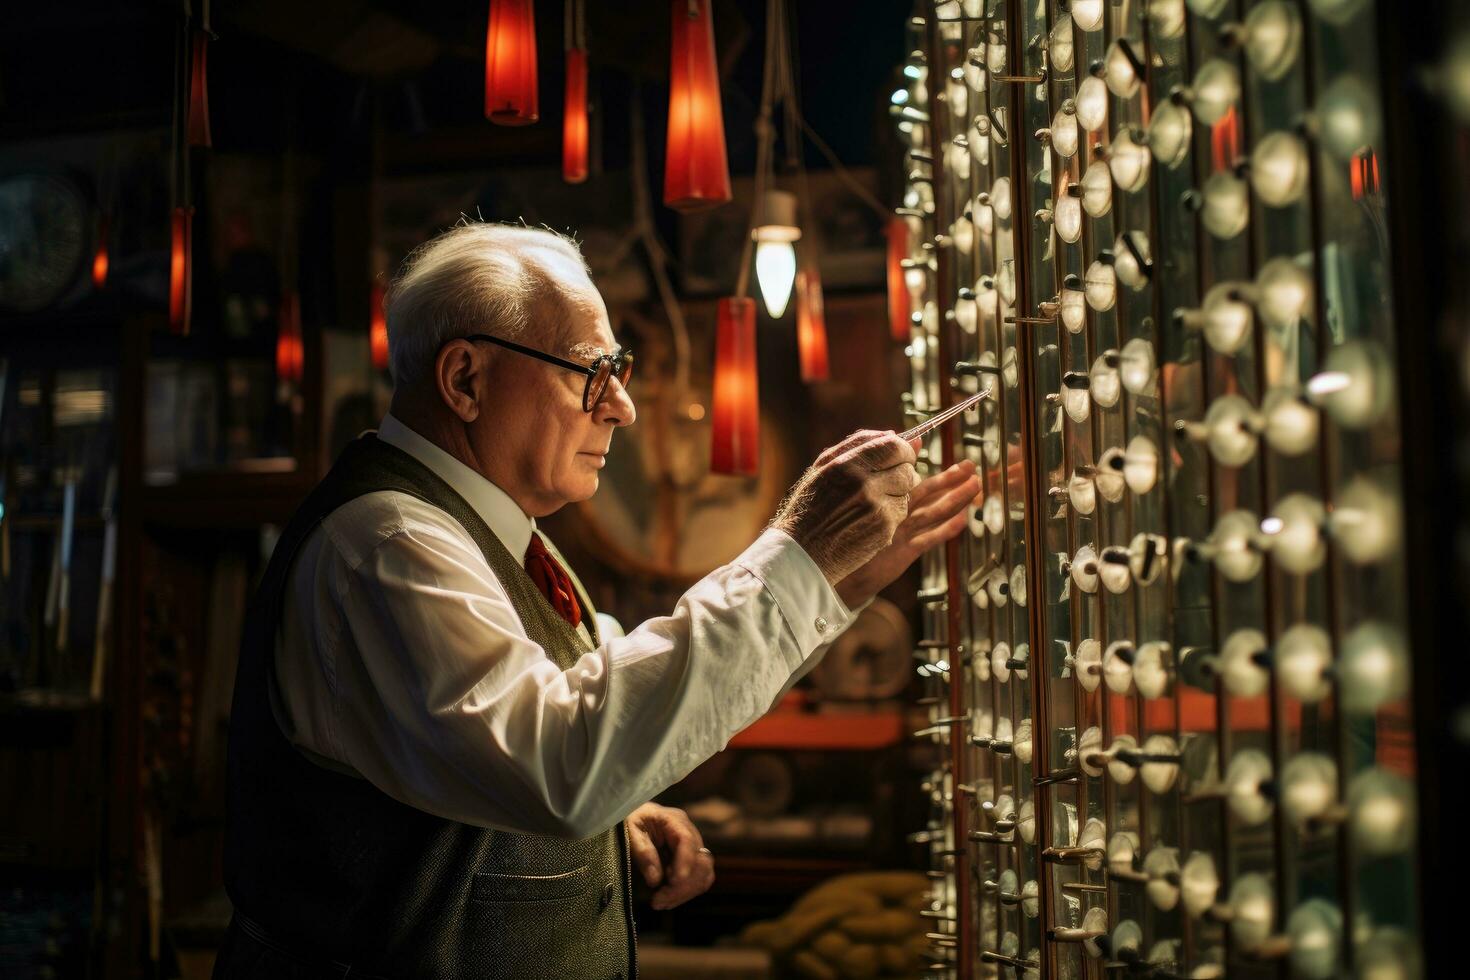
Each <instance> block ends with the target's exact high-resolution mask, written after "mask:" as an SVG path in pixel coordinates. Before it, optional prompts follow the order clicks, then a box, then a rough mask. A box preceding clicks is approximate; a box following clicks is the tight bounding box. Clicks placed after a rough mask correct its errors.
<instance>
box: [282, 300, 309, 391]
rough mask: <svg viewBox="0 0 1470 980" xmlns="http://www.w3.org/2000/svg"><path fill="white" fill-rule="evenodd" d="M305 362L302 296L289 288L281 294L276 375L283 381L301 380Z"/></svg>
mask: <svg viewBox="0 0 1470 980" xmlns="http://www.w3.org/2000/svg"><path fill="white" fill-rule="evenodd" d="M305 362H306V350H305V344H304V343H303V342H302V340H301V297H300V296H298V295H297V294H296V290H294V289H288V290H286V291H285V292H284V293H282V294H281V308H280V315H279V320H278V323H277V328H276V377H277V378H278V379H280V380H281V381H293V382H294V381H300V380H301V375H302V370H303V368H304V367H305Z"/></svg>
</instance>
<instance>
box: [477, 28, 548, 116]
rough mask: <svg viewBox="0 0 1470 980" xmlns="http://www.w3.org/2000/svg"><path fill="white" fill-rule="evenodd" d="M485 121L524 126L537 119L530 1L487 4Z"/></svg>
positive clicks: (534, 40) (534, 52) (534, 56)
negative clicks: (488, 26) (488, 21)
mask: <svg viewBox="0 0 1470 980" xmlns="http://www.w3.org/2000/svg"><path fill="white" fill-rule="evenodd" d="M485 118H486V119H488V120H490V121H491V122H493V123H498V124H499V125H501V126H524V125H526V124H528V123H533V122H535V121H536V120H537V119H538V118H540V110H539V106H538V104H537V101H536V19H535V14H534V8H533V5H532V2H531V0H490V29H489V31H488V32H487V33H486V35H485Z"/></svg>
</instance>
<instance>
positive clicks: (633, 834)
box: [215, 224, 979, 980]
mask: <svg viewBox="0 0 1470 980" xmlns="http://www.w3.org/2000/svg"><path fill="white" fill-rule="evenodd" d="M388 330H389V347H390V360H391V365H392V371H393V380H394V391H393V400H392V405H391V410H390V413H389V415H388V416H387V417H386V418H384V420H383V424H382V427H381V428H380V429H379V430H378V431H377V433H376V434H375V435H374V434H368V435H365V436H363V437H362V438H360V439H358V440H357V441H356V442H354V443H353V444H352V445H351V446H349V447H348V449H347V450H346V451H344V453H343V455H342V457H341V458H340V459H339V460H338V461H337V463H336V465H334V466H333V468H332V470H331V472H330V473H329V474H328V475H327V477H326V479H325V480H323V481H322V483H321V485H320V486H318V487H317V489H316V490H315V491H314V492H313V493H312V495H311V496H310V497H309V498H308V500H307V501H306V503H305V504H304V505H303V506H302V507H301V509H300V511H298V512H297V514H296V516H295V518H293V520H292V521H291V523H290V524H289V525H288V526H287V528H286V529H285V531H284V533H283V534H282V536H281V538H280V541H279V543H278V544H277V546H276V550H275V554H274V556H273V557H272V559H271V563H270V567H269V568H268V569H267V571H266V574H265V577H264V580H263V582H262V583H261V586H260V591H259V593H258V595H257V598H256V602H255V604H254V606H253V608H252V612H251V616H250V619H249V625H248V627H247V630H246V636H245V642H244V646H243V648H242V652H241V659H240V668H239V675H238V678H237V682H236V691H235V704H234V712H233V716H232V721H231V732H230V826H229V835H228V841H227V848H226V857H225V864H226V880H227V884H228V888H229V893H230V897H231V898H232V900H233V901H234V905H235V918H234V920H233V922H232V923H231V928H230V932H229V936H228V938H227V940H226V943H225V946H224V948H223V949H222V951H221V953H220V957H219V960H218V963H217V965H216V971H215V976H216V977H217V978H236V977H252V978H255V977H272V978H281V977H311V978H317V977H348V976H351V977H358V976H362V977H395V978H404V980H429V978H435V980H437V978H444V980H449V978H517V980H536V978H548V980H549V978H565V977H589V978H613V977H619V978H628V977H631V976H632V975H633V974H634V971H635V969H636V961H635V951H634V947H635V940H634V924H633V919H632V908H631V907H632V894H631V885H630V876H631V874H632V873H633V871H634V870H635V869H636V871H637V873H638V874H640V875H641V876H642V877H643V878H644V880H645V881H647V882H648V884H649V885H650V886H653V887H654V888H656V889H657V890H656V891H655V892H654V893H653V903H654V906H655V907H662V908H667V907H671V906H673V905H677V904H679V903H680V902H682V901H685V900H687V899H688V898H690V897H692V896H694V895H697V894H699V893H701V892H703V891H704V890H705V889H706V888H708V887H709V884H710V882H711V881H712V880H713V876H714V872H713V859H712V857H711V855H710V854H709V851H708V850H707V849H705V848H703V846H702V841H701V840H700V837H699V833H698V831H697V830H696V829H695V828H694V826H693V825H692V824H691V823H690V822H689V820H688V819H687V818H686V817H685V816H684V814H683V813H682V812H680V811H677V810H672V809H667V808H664V807H660V806H657V805H654V804H648V803H646V802H645V801H647V800H649V799H651V798H652V797H653V796H654V795H656V794H657V793H659V792H660V791H662V790H664V789H665V788H667V787H668V786H670V785H672V784H673V783H675V782H676V781H678V780H679V779H680V778H682V777H683V776H684V775H685V774H687V773H688V772H689V771H690V770H691V769H693V768H694V767H695V766H696V765H698V764H699V763H700V762H702V761H704V760H705V759H707V758H709V757H710V756H711V755H713V754H714V753H716V752H718V751H720V750H721V749H722V748H723V747H724V746H725V744H726V742H728V741H729V739H730V737H731V736H733V735H734V734H735V733H737V732H739V731H740V730H741V729H742V728H744V727H745V726H747V725H749V724H750V723H751V722H752V721H754V720H755V719H756V718H758V717H760V715H761V714H762V713H764V712H765V711H766V710H767V709H768V708H769V707H770V706H771V704H772V703H773V701H774V700H776V699H777V698H778V697H779V696H780V695H781V694H782V693H783V691H784V690H785V689H786V688H788V687H789V686H790V685H791V684H792V683H794V682H795V680H796V679H797V678H798V677H800V676H801V675H802V674H803V673H805V672H806V671H807V670H808V669H810V667H811V666H812V664H813V663H814V662H815V661H816V659H817V658H819V657H820V655H821V651H822V650H823V648H824V645H825V644H827V643H829V642H830V641H831V640H832V639H833V638H835V637H836V636H837V635H838V634H839V633H841V631H842V630H843V629H844V628H845V627H846V626H847V625H848V624H849V623H850V622H851V621H852V619H853V615H854V614H853V612H852V610H853V609H855V608H858V607H860V606H861V605H862V604H864V603H865V602H866V601H867V600H868V599H869V598H871V596H872V595H873V594H874V593H875V592H876V591H877V590H878V589H880V588H882V587H883V586H885V585H886V584H888V583H889V582H891V581H892V580H893V579H894V578H895V577H897V576H898V575H899V574H900V573H901V572H902V571H903V570H904V569H905V568H906V567H907V566H908V565H909V564H910V563H911V562H912V561H913V559H914V558H915V557H916V556H917V555H918V554H919V553H921V552H922V551H923V550H925V549H926V548H928V547H931V546H933V545H934V544H936V543H938V542H940V541H942V540H947V539H948V538H949V537H952V536H953V535H954V534H956V533H958V531H959V530H960V528H961V527H963V525H964V519H965V518H964V508H965V506H966V504H967V503H969V502H970V501H971V499H972V498H973V497H974V496H975V494H976V493H977V491H978V489H979V487H978V483H977V481H976V479H975V477H974V476H973V468H972V467H970V466H968V464H966V465H964V466H962V467H956V468H953V469H952V470H950V471H948V472H946V473H943V474H940V475H938V476H935V477H933V478H931V479H929V480H926V481H924V482H922V483H920V482H918V478H917V476H916V475H915V473H914V469H913V465H912V464H913V462H914V450H913V448H912V447H911V446H909V445H908V444H907V443H905V442H903V441H902V440H900V439H898V438H897V437H895V436H894V435H893V434H892V433H878V432H859V433H857V434H855V435H853V436H852V437H850V438H848V439H847V440H846V441H844V442H843V443H841V444H840V445H837V446H834V447H832V448H830V449H828V450H827V451H826V452H824V453H823V454H822V455H821V456H820V457H819V458H818V459H817V461H816V463H815V465H813V466H812V467H811V468H810V469H809V470H808V471H807V473H806V474H805V475H804V476H803V477H802V478H801V480H800V481H799V482H798V483H797V484H796V486H795V487H794V488H793V490H792V493H791V494H790V496H789V497H788V499H787V501H786V503H785V504H784V505H783V506H782V508H781V511H780V513H779V514H778V515H777V516H776V518H775V520H774V521H773V522H772V524H771V526H770V528H769V529H768V530H766V531H765V532H764V533H763V534H762V535H761V536H760V537H759V538H758V539H757V540H756V541H755V542H754V543H753V544H752V545H751V546H750V547H749V548H748V549H747V550H746V551H745V552H744V553H743V554H741V555H740V557H738V558H737V559H735V561H733V562H731V563H730V564H729V565H726V566H725V567H723V568H720V569H717V570H716V571H714V572H712V573H711V574H710V575H708V576H706V577H705V578H704V579H703V580H701V581H700V582H698V583H697V584H695V585H694V587H693V588H691V589H690V590H689V591H688V592H687V593H686V594H685V595H684V596H683V597H682V598H681V599H680V600H679V603H678V605H677V606H676V608H675V609H674V610H673V612H672V613H671V614H670V615H668V616H665V617H661V618H658V619H653V620H650V621H649V622H646V623H644V624H643V625H641V626H639V627H638V628H637V629H634V630H633V631H632V632H630V633H628V634H627V635H619V636H613V635H603V631H602V630H600V629H599V628H598V622H597V619H596V617H595V615H594V611H593V609H592V606H591V603H590V602H588V600H587V596H586V594H585V593H584V592H583V590H582V589H581V587H580V586H579V584H578V583H577V581H576V579H575V578H574V577H572V575H571V573H570V572H569V571H568V570H566V568H565V567H564V563H563V562H562V561H561V560H560V557H559V555H558V553H557V551H556V549H555V548H554V547H553V546H552V544H551V542H549V541H547V540H546V539H545V538H544V536H542V535H541V534H540V532H538V531H537V530H536V519H537V518H538V517H544V516H545V515H547V514H550V513H552V512H554V511H556V510H557V509H559V508H560V507H562V506H564V505H566V504H567V503H569V502H572V501H578V500H585V499H587V498H589V497H591V496H592V494H593V493H595V492H596V490H597V485H598V471H599V470H600V469H601V468H602V467H603V465H604V457H605V456H606V455H607V453H608V451H609V449H610V447H611V443H612V437H613V432H614V430H615V429H617V428H618V427H619V426H624V425H631V424H632V422H633V420H634V417H635V411H634V408H633V402H632V400H631V398H630V396H629V394H628V384H629V382H630V380H631V369H632V357H631V355H629V354H627V353H625V352H622V351H620V350H619V348H618V346H617V342H616V340H615V339H614V338H613V336H612V332H611V328H610V325H609V321H608V316H607V311H606V309H605V307H604V305H603V302H602V299H601V297H600V296H599V295H598V292H597V290H596V288H594V286H593V284H592V282H591V280H590V279H589V278H588V275H587V269H586V266H585V264H584V262H583V260H582V257H581V254H580V252H579V251H578V249H577V246H576V245H575V243H573V242H571V241H569V240H568V239H565V238H562V237H560V236H557V235H555V234H552V233H549V232H544V231H536V230H532V229H527V228H519V227H507V226H500V225H491V224H466V225H462V226H460V227H456V228H455V229H453V230H452V231H450V232H448V233H446V234H444V235H442V236H440V237H439V238H437V239H435V240H434V241H432V242H430V243H429V244H428V245H426V246H425V247H423V248H422V249H420V250H419V251H418V252H417V253H415V254H414V256H413V257H412V258H411V259H410V260H409V262H408V263H407V264H406V266H405V269H404V271H403V272H402V273H401V275H400V277H399V279H398V281H397V282H396V283H395V284H394V286H393V289H392V294H391V298H390V301H389V309H388ZM608 632H609V633H611V632H614V631H608Z"/></svg>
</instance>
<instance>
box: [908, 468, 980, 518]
mask: <svg viewBox="0 0 1470 980" xmlns="http://www.w3.org/2000/svg"><path fill="white" fill-rule="evenodd" d="M974 473H975V464H974V463H972V462H970V461H969V460H968V459H966V460H962V461H961V462H958V463H956V464H954V465H953V466H951V467H950V468H949V469H947V470H945V471H944V472H943V473H939V474H936V475H935V476H931V477H929V478H928V479H925V480H923V481H921V482H920V483H919V485H918V486H916V487H914V489H913V492H912V493H910V494H909V510H910V511H913V510H914V509H915V508H917V507H919V506H921V505H922V504H923V503H924V501H926V500H928V499H929V498H930V497H933V496H935V495H936V494H939V493H942V492H944V491H945V490H948V489H950V488H951V487H957V486H959V485H960V484H961V483H963V482H964V481H965V479H966V478H967V477H970V476H972V475H974Z"/></svg>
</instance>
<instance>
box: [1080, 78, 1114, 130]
mask: <svg viewBox="0 0 1470 980" xmlns="http://www.w3.org/2000/svg"><path fill="white" fill-rule="evenodd" d="M1076 103H1077V121H1078V122H1079V123H1081V124H1082V128H1083V129H1085V130H1087V131H1088V132H1089V133H1091V132H1096V131H1097V130H1099V129H1102V128H1103V124H1104V123H1106V122H1107V121H1108V86H1107V83H1105V82H1104V81H1103V80H1102V79H1101V78H1098V77H1097V76H1095V75H1094V76H1093V77H1091V78H1088V79H1087V80H1086V81H1084V82H1083V83H1082V84H1081V85H1080V86H1079V87H1078V89H1077V98H1076Z"/></svg>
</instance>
